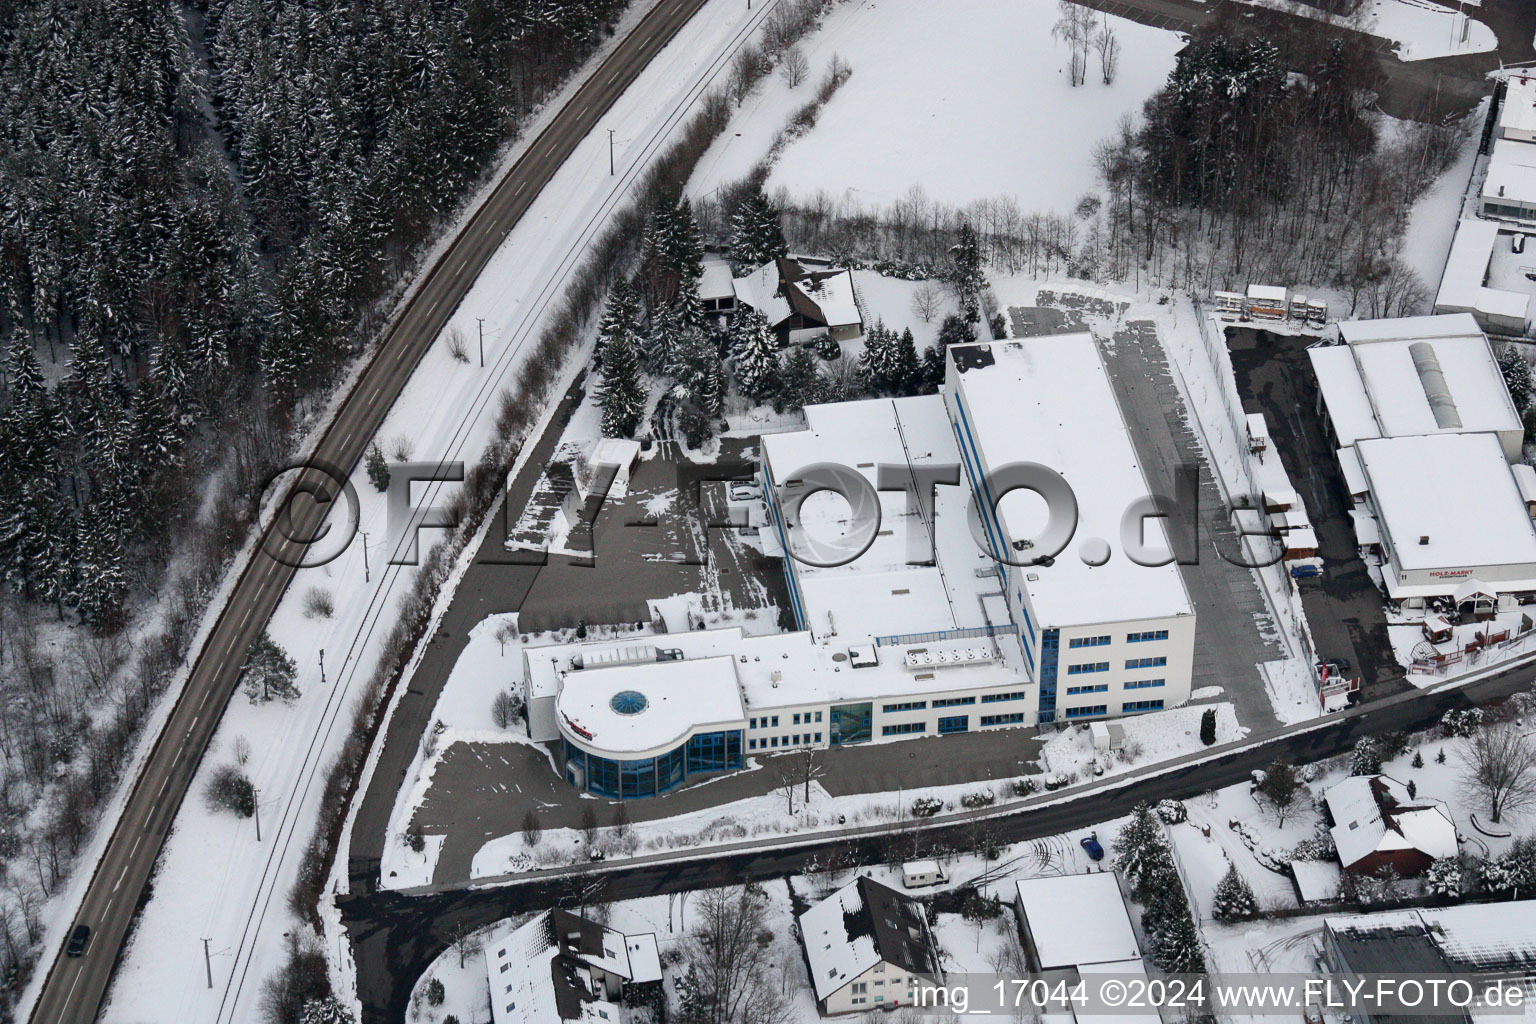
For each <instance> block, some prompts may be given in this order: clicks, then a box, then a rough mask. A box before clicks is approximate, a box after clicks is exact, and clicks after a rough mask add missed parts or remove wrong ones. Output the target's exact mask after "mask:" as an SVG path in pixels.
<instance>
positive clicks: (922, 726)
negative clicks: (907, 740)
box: [880, 722, 928, 736]
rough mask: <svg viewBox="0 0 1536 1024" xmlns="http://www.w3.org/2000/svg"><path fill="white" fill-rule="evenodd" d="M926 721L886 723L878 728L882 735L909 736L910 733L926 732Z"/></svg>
mask: <svg viewBox="0 0 1536 1024" xmlns="http://www.w3.org/2000/svg"><path fill="white" fill-rule="evenodd" d="M927 729H928V723H927V722H903V723H901V724H900V725H887V726H885V727H884V728H882V729H881V730H880V735H882V736H909V735H911V734H912V733H919V732H926V731H927Z"/></svg>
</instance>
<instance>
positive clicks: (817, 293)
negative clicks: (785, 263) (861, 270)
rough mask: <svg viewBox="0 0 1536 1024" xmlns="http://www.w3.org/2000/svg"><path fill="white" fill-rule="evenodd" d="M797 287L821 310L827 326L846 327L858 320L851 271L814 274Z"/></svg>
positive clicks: (857, 305) (857, 306)
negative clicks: (825, 274) (826, 274)
mask: <svg viewBox="0 0 1536 1024" xmlns="http://www.w3.org/2000/svg"><path fill="white" fill-rule="evenodd" d="M794 287H798V288H799V289H800V290H801V291H802V292H804V293H805V295H806V296H807V297H809V298H810V300H811V301H812V302H814V303H816V306H817V307H818V308H819V309H820V310H821V318H822V319H823V320H825V321H826V323H827V326H828V327H846V326H848V325H850V324H857V323H859V322H860V318H859V304H858V302H856V301H855V300H854V297H853V273H852V272H851V271H847V270H841V271H838V272H837V273H836V274H832V275H830V276H827V277H822V276H820V275H814V276H812V277H809V278H807V279H806V280H804V281H801V282H799V283H798V284H797V285H795V286H794Z"/></svg>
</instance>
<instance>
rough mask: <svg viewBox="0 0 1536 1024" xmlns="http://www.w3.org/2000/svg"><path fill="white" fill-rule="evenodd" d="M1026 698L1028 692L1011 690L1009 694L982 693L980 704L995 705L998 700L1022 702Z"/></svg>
mask: <svg viewBox="0 0 1536 1024" xmlns="http://www.w3.org/2000/svg"><path fill="white" fill-rule="evenodd" d="M1028 696H1029V691H1028V690H1013V691H1011V692H1009V693H984V694H982V695H981V702H982V703H983V704H996V703H997V702H998V701H1000V700H1023V699H1024V698H1025V697H1028Z"/></svg>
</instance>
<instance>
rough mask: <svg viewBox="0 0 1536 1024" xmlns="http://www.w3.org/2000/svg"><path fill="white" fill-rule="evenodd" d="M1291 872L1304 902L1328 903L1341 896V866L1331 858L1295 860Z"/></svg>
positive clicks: (1292, 862)
mask: <svg viewBox="0 0 1536 1024" xmlns="http://www.w3.org/2000/svg"><path fill="white" fill-rule="evenodd" d="M1291 874H1292V875H1293V876H1294V877H1295V879H1296V891H1297V892H1298V893H1300V894H1301V901H1302V902H1303V903H1326V902H1328V901H1329V900H1336V899H1338V898H1339V881H1340V873H1339V866H1338V865H1337V864H1335V863H1334V862H1333V861H1331V860H1293V861H1291Z"/></svg>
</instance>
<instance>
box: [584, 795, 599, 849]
mask: <svg viewBox="0 0 1536 1024" xmlns="http://www.w3.org/2000/svg"><path fill="white" fill-rule="evenodd" d="M581 837H582V839H584V840H586V843H587V845H588V846H591V845H592V844H593V843H595V842H597V811H596V810H594V809H593V807H592V804H591V803H590V802H588V803H583V804H582V805H581Z"/></svg>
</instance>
